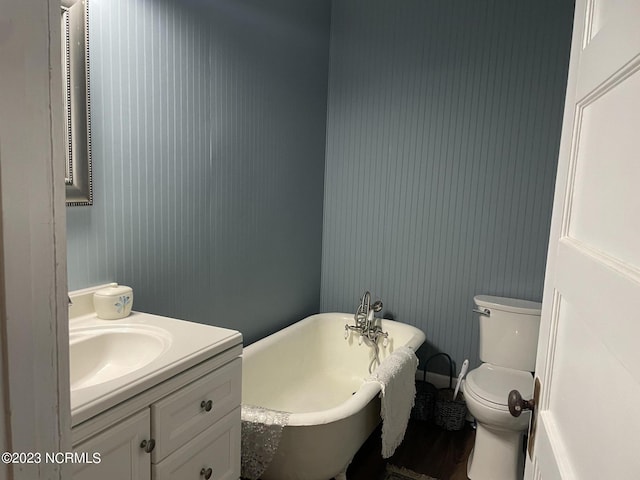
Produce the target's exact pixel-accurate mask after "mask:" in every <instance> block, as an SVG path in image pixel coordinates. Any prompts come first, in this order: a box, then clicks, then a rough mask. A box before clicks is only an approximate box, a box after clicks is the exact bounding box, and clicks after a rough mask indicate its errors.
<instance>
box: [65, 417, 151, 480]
mask: <svg viewBox="0 0 640 480" xmlns="http://www.w3.org/2000/svg"><path fill="white" fill-rule="evenodd" d="M149 426H150V415H149V409H145V410H143V411H142V412H140V413H137V414H136V415H133V416H131V417H129V418H127V419H126V420H123V421H122V422H120V423H117V424H116V425H114V426H113V427H111V428H109V429H107V430H105V431H104V432H102V433H99V434H98V435H96V436H95V437H92V438H90V439H89V440H87V441H85V442H82V443H80V444H78V445H76V446H75V448H74V449H73V450H74V452H77V453H85V454H87V457H89V458H92V456H93V454H94V453H99V454H100V463H94V464H76V465H74V468H73V479H74V480H114V479H118V480H151V457H150V455H149V454H148V453H146V452H145V450H144V449H143V448H141V447H140V444H141V443H142V441H143V440H149V431H150V427H149Z"/></svg>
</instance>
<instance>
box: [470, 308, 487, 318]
mask: <svg viewBox="0 0 640 480" xmlns="http://www.w3.org/2000/svg"><path fill="white" fill-rule="evenodd" d="M473 313H479V314H480V315H484V316H485V317H490V316H491V310H489V309H488V308H474V309H473Z"/></svg>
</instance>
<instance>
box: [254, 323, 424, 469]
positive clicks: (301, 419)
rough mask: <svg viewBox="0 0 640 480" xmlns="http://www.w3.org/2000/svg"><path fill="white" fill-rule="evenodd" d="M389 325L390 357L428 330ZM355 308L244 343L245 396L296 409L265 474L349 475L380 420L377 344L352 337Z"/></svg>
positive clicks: (385, 352)
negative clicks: (371, 379)
mask: <svg viewBox="0 0 640 480" xmlns="http://www.w3.org/2000/svg"><path fill="white" fill-rule="evenodd" d="M377 321H378V322H380V326H381V327H382V329H383V330H384V331H386V332H389V345H388V346H387V347H385V348H383V347H382V340H380V341H379V344H380V359H381V360H383V359H384V358H386V357H387V356H388V355H389V354H390V353H391V352H393V350H394V348H397V347H399V346H402V345H404V346H408V347H409V348H412V349H413V350H414V351H415V350H417V349H418V347H419V346H420V345H421V344H422V342H424V339H425V335H424V333H423V332H422V331H421V330H419V329H417V328H415V327H413V326H411V325H407V324H404V323H399V322H394V321H391V320H377ZM346 323H348V324H353V314H346V313H322V314H318V315H313V316H311V317H307V318H305V319H304V320H301V321H299V322H297V323H295V324H293V325H291V326H290V327H287V328H285V329H284V330H281V331H279V332H277V333H274V334H273V335H270V336H268V337H266V338H264V339H262V340H260V341H258V342H256V343H254V344H252V345H249V346H248V347H246V348H245V349H244V353H243V355H242V356H243V366H242V368H243V370H242V403H243V404H247V405H256V406H260V407H264V408H269V409H273V410H279V411H286V412H290V413H291V415H290V417H289V425H288V426H286V427H285V429H284V431H283V432H282V438H281V440H280V445H279V447H278V450H277V452H276V454H275V456H274V458H273V461H272V462H271V464H270V465H269V467H268V469H267V471H266V472H265V473H264V474H263V475H262V480H329V479H331V478H333V477H336V476H338V477H339V478H345V477H344V476H343V474H344V472H345V470H346V467H347V466H348V465H349V463H350V462H351V459H352V458H353V456H354V455H355V453H356V452H357V451H358V449H359V448H360V447H361V446H362V444H363V443H364V441H365V440H366V439H367V438H368V436H369V435H370V434H371V432H373V430H374V429H375V427H376V426H377V425H378V423H379V422H380V400H379V398H378V393H379V391H380V388H379V386H378V385H377V384H376V383H366V384H365V383H364V382H363V380H364V378H365V377H367V376H368V375H369V371H368V369H369V363H370V362H371V360H372V359H373V356H374V353H373V348H371V347H369V346H367V345H366V344H365V343H363V344H362V345H358V336H357V335H356V334H351V335H350V336H349V338H348V339H347V340H345V338H344V331H345V329H344V326H345V324H346Z"/></svg>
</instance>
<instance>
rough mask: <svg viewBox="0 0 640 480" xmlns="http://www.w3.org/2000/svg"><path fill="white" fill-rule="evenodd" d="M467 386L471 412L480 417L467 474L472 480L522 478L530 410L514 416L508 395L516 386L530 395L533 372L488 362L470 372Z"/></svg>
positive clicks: (465, 386) (465, 388) (510, 479)
mask: <svg viewBox="0 0 640 480" xmlns="http://www.w3.org/2000/svg"><path fill="white" fill-rule="evenodd" d="M463 389H464V394H465V400H466V402H467V407H468V409H469V413H471V415H472V416H473V417H474V418H475V419H476V439H475V444H474V448H473V452H472V454H471V456H470V458H469V463H468V464H467V476H468V477H469V478H470V479H471V480H489V479H491V480H516V479H519V478H522V468H523V463H522V460H523V459H522V455H521V452H522V439H523V434H524V432H525V431H526V429H527V427H528V425H529V418H530V413H529V412H523V414H522V415H520V416H519V417H513V416H512V415H511V414H510V413H509V407H508V406H507V397H508V395H509V392H510V391H511V390H514V389H516V390H518V391H519V392H520V393H521V394H522V395H523V396H524V397H526V398H530V396H531V395H532V393H533V377H532V376H531V373H529V372H523V371H520V370H512V369H508V368H504V367H499V366H496V365H491V364H489V363H484V364H482V365H481V366H480V367H478V368H476V369H475V370H472V371H471V372H469V374H468V375H467V378H466V379H465V382H464V384H463Z"/></svg>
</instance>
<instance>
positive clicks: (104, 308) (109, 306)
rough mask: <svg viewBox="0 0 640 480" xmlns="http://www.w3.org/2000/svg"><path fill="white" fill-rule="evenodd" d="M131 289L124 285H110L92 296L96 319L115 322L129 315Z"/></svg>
mask: <svg viewBox="0 0 640 480" xmlns="http://www.w3.org/2000/svg"><path fill="white" fill-rule="evenodd" d="M132 306H133V289H132V288H131V287H127V286H125V285H118V284H117V283H111V284H109V286H108V287H106V288H103V289H101V290H98V291H97V292H95V293H94V294H93V307H94V308H95V310H96V315H97V316H98V318H102V319H104V320H117V319H119V318H124V317H126V316H128V315H129V314H130V313H131V307H132Z"/></svg>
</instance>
